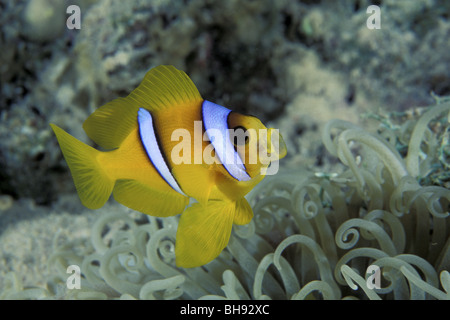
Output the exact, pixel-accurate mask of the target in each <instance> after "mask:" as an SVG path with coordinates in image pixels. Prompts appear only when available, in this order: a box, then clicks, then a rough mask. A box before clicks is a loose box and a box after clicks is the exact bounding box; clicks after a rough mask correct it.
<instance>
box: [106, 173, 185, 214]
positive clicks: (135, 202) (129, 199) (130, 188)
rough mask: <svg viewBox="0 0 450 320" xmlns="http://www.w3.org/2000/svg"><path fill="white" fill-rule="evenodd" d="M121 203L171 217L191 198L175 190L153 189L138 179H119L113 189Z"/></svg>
mask: <svg viewBox="0 0 450 320" xmlns="http://www.w3.org/2000/svg"><path fill="white" fill-rule="evenodd" d="M113 195H114V198H115V199H116V201H117V202H120V203H121V204H123V205H125V206H127V207H129V208H131V209H133V210H136V211H139V212H142V213H145V214H148V215H151V216H155V217H169V216H174V215H177V214H179V213H182V212H183V210H184V208H185V207H186V205H187V204H188V203H189V198H188V197H185V196H183V195H181V194H179V193H178V192H176V191H175V190H169V191H160V190H158V189H152V188H149V187H147V186H146V185H144V184H142V183H140V182H139V181H136V180H118V181H117V182H116V185H115V187H114V190H113Z"/></svg>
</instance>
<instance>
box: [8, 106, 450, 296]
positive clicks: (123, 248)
mask: <svg viewBox="0 0 450 320" xmlns="http://www.w3.org/2000/svg"><path fill="white" fill-rule="evenodd" d="M447 100H449V99H441V98H439V99H438V101H437V102H438V103H439V104H437V105H436V106H433V107H430V108H427V109H425V110H424V111H423V112H422V114H421V115H420V116H418V115H414V114H410V113H401V114H399V113H395V114H392V115H390V116H387V117H385V118H383V117H380V116H375V115H372V116H373V117H376V118H377V119H378V120H382V122H381V123H380V127H379V130H378V133H369V132H367V131H366V130H363V129H362V128H360V127H358V126H357V125H355V124H352V123H350V122H347V121H343V120H332V121H330V122H328V123H327V125H326V126H325V129H324V130H323V135H322V139H323V143H324V145H325V147H326V149H327V151H328V152H329V153H330V154H331V155H333V156H335V157H338V158H339V160H340V161H341V162H342V164H343V165H344V166H345V168H346V169H345V170H344V171H343V172H342V173H339V174H338V173H316V174H313V173H311V172H306V171H305V172H302V171H301V170H297V171H296V172H293V173H289V174H285V175H283V174H281V175H279V176H276V177H271V178H268V179H267V181H266V182H265V183H262V184H260V185H259V186H258V187H257V188H255V190H253V191H252V193H251V194H250V196H249V201H250V203H251V204H252V206H253V209H254V213H255V217H254V219H253V220H252V221H251V223H250V224H248V225H246V226H235V227H234V230H233V234H232V236H231V239H230V242H229V245H228V247H227V248H226V249H225V250H224V251H223V252H222V254H221V255H220V256H219V257H218V258H217V259H215V260H213V261H212V262H211V263H209V264H207V265H205V266H203V267H198V268H193V269H179V268H176V267H175V265H174V241H175V234H176V228H177V223H178V218H177V217H171V218H166V219H159V218H154V217H151V216H144V215H141V214H138V213H133V212H132V210H129V209H124V210H123V212H110V213H104V214H102V215H101V216H100V217H99V218H98V220H97V221H96V222H95V224H94V225H93V228H92V234H91V237H90V239H88V240H86V241H84V243H80V242H79V241H72V242H67V241H66V242H64V241H62V242H61V240H60V239H59V235H57V236H56V237H55V239H54V251H53V254H52V256H51V257H50V261H49V266H50V268H53V272H54V276H53V277H52V279H50V280H49V281H48V283H47V287H46V288H37V287H34V288H23V286H22V284H21V281H20V278H18V277H17V275H15V274H14V273H10V274H9V275H8V279H7V285H6V289H5V290H4V291H3V293H2V294H1V296H0V297H2V298H7V299H8V298H69V299H107V298H120V299H314V298H315V299H322V298H323V299H367V298H368V299H450V274H449V272H448V270H449V268H450V242H449V239H450V237H449V236H450V222H449V210H450V190H449V189H448V188H444V187H442V186H441V185H442V184H444V183H448V179H449V177H448V176H445V173H446V172H447V169H448V166H449V165H450V162H449V161H448V156H449V152H448V143H447V141H448V133H449V130H450V124H449V122H448V115H449V114H450V102H448V101H447ZM399 119H401V121H400V124H396V122H397V121H398V120H399ZM405 146H406V150H407V154H405V153H404V151H405V148H404V147H405ZM438 172H440V173H441V175H438V176H437V177H439V178H437V177H436V176H435V179H434V180H433V181H434V182H438V185H428V184H425V183H424V182H426V181H431V180H429V179H426V177H427V176H429V175H430V174H436V173H438ZM418 180H419V181H421V182H422V185H421V184H419V183H418ZM70 265H78V266H79V267H80V269H81V277H82V278H81V288H80V289H68V287H67V286H66V282H67V279H68V277H69V275H70V274H68V273H67V268H68V267H69V266H70ZM373 267H375V268H378V269H379V270H380V271H379V276H380V279H379V283H378V284H377V283H375V284H374V285H377V287H372V288H370V287H369V286H368V283H369V281H370V277H371V276H373V274H372V273H370V272H369V271H368V270H372V269H370V268H373ZM381 270H382V272H381Z"/></svg>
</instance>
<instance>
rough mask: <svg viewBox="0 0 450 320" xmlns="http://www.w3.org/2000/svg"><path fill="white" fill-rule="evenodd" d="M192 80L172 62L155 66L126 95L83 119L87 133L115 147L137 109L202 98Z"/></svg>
mask: <svg viewBox="0 0 450 320" xmlns="http://www.w3.org/2000/svg"><path fill="white" fill-rule="evenodd" d="M201 100H202V97H201V95H200V93H199V92H198V90H197V88H196V87H195V84H194V83H193V82H192V80H191V79H190V78H189V77H188V76H187V74H186V73H184V72H183V71H181V70H178V69H176V68H175V67H173V66H158V67H155V68H153V69H151V70H150V71H149V72H147V74H146V75H145V77H144V79H143V80H142V82H141V83H140V84H139V86H138V87H137V88H136V89H134V90H133V91H132V92H131V93H130V94H129V95H128V96H127V97H126V98H118V99H114V100H113V101H111V102H108V103H107V104H105V105H103V106H101V107H100V108H98V109H97V110H96V111H95V112H94V113H92V114H91V115H90V116H89V117H88V118H87V119H86V121H85V122H84V124H83V128H84V130H85V131H86V134H87V135H88V136H89V138H91V139H92V140H93V141H95V143H97V144H98V145H99V146H101V147H102V148H105V149H115V148H118V147H119V146H120V144H121V143H122V141H123V140H124V139H125V138H126V137H127V136H128V135H129V134H130V132H131V131H132V130H133V129H134V128H135V126H136V125H137V112H138V110H139V108H145V109H147V110H149V111H150V112H152V113H157V112H159V111H162V110H166V109H169V108H174V107H181V106H184V105H188V104H191V103H194V102H198V101H201Z"/></svg>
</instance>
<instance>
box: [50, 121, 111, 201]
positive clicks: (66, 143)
mask: <svg viewBox="0 0 450 320" xmlns="http://www.w3.org/2000/svg"><path fill="white" fill-rule="evenodd" d="M50 126H51V127H52V129H53V132H55V135H56V138H57V139H58V142H59V146H60V147H61V151H62V153H63V155H64V158H65V159H66V161H67V164H68V166H69V169H70V172H71V173H72V177H73V181H74V183H75V187H76V189H77V192H78V195H79V197H80V199H81V203H83V205H84V206H86V207H88V208H89V209H98V208H100V207H102V206H103V205H104V204H105V202H106V201H107V200H108V199H109V196H110V195H111V192H112V190H113V188H114V182H115V181H114V180H113V179H111V178H110V177H108V175H107V173H106V172H105V171H104V169H103V168H102V166H101V164H100V163H99V162H98V156H99V155H100V154H101V151H98V150H95V149H94V148H92V147H90V146H88V145H86V144H84V143H83V142H81V141H79V140H77V139H75V138H74V137H72V136H71V135H70V134H68V133H67V132H65V131H64V130H63V129H61V128H59V127H58V126H56V125H54V124H50Z"/></svg>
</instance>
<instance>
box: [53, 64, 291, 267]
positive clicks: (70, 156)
mask: <svg viewBox="0 0 450 320" xmlns="http://www.w3.org/2000/svg"><path fill="white" fill-rule="evenodd" d="M51 127H52V129H53V131H54V132H55V135H56V137H57V139H58V142H59V145H60V147H61V150H62V153H63V155H64V158H65V159H66V161H67V164H68V166H69V169H70V172H71V174H72V177H73V180H74V183H75V187H76V189H77V192H78V195H79V197H80V199H81V202H82V203H83V205H85V206H86V207H88V208H90V209H98V208H100V207H102V206H103V205H104V204H105V202H106V201H107V200H108V199H109V197H110V195H111V193H112V194H113V196H114V198H115V200H116V201H118V202H120V203H121V204H123V205H125V206H127V207H129V208H132V209H134V210H137V211H140V212H143V213H145V214H149V215H152V216H156V217H168V216H173V215H177V214H180V213H182V215H181V217H180V220H179V224H178V229H177V234H176V244H175V260H176V265H177V266H179V267H185V268H190V267H197V266H201V265H204V264H206V263H208V262H210V261H211V260H213V259H215V258H216V257H217V256H218V255H219V254H220V252H221V251H222V250H223V249H224V248H225V247H226V246H227V244H228V240H229V238H230V234H231V229H232V225H233V223H234V224H237V225H244V224H247V223H249V222H250V221H251V219H252V218H253V212H252V209H251V207H250V205H249V203H248V202H247V200H246V199H245V198H244V196H245V195H246V194H247V193H248V192H249V191H250V190H251V189H252V188H253V187H254V186H255V185H256V184H258V183H259V182H260V181H261V180H262V179H263V177H264V175H265V173H266V171H265V170H267V169H268V167H269V164H270V161H272V162H273V161H274V160H278V159H280V158H282V157H284V156H285V154H286V146H285V144H284V141H283V139H282V137H281V135H274V132H275V131H277V130H275V129H267V128H266V127H265V126H264V125H263V124H262V123H261V121H260V120H259V119H257V118H256V117H253V116H247V115H243V114H239V113H236V112H233V111H231V110H230V109H227V108H225V107H223V106H220V105H218V104H215V103H212V102H210V101H207V100H203V99H202V97H201V96H200V93H199V92H198V90H197V88H196V86H195V85H194V83H193V82H192V81H191V79H190V78H189V77H188V76H187V75H186V74H185V73H184V72H183V71H180V70H177V69H176V68H175V67H173V66H158V67H155V68H153V69H151V70H150V71H148V72H147V74H146V75H145V77H144V80H143V81H142V82H141V83H140V85H139V86H138V87H137V88H136V89H135V90H133V91H132V92H131V93H130V94H129V95H128V96H127V97H126V98H117V99H115V100H113V101H111V102H109V103H107V104H105V105H103V106H102V107H100V108H98V109H97V110H96V111H95V112H94V113H92V114H91V115H90V116H89V117H88V118H87V119H86V121H85V122H84V124H83V129H84V130H85V132H86V134H87V135H88V137H89V138H91V139H92V140H93V141H94V142H95V143H96V144H98V145H99V146H100V147H101V148H103V149H104V150H105V151H99V150H96V149H94V148H92V147H90V146H88V145H86V144H84V143H82V142H81V141H79V140H77V139H76V138H74V137H72V136H71V135H69V134H68V133H66V132H65V131H64V130H62V129H61V128H59V127H58V126H56V125H54V124H51ZM233 132H240V134H241V136H239V135H232V134H231V133H233ZM267 159H269V160H270V161H267ZM191 198H193V199H195V200H196V201H191V202H190V199H191Z"/></svg>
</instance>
